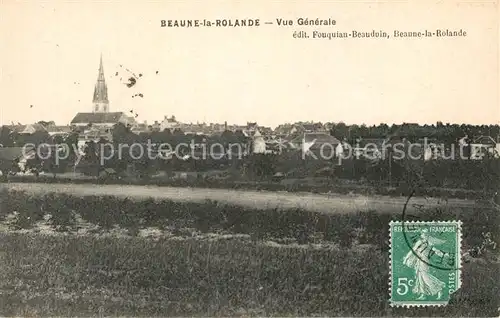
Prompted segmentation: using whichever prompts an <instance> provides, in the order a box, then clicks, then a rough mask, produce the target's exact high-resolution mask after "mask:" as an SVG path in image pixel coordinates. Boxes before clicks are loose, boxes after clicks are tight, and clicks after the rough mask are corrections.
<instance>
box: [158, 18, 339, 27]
mask: <svg viewBox="0 0 500 318" xmlns="http://www.w3.org/2000/svg"><path fill="white" fill-rule="evenodd" d="M265 23H266V24H276V25H278V26H293V25H295V24H296V25H300V26H309V25H310V26H333V25H336V24H337V22H336V21H335V20H334V19H331V18H314V19H310V18H298V19H296V20H295V21H294V20H290V19H283V18H277V19H274V20H269V21H266V22H265ZM160 25H161V27H168V28H198V27H258V26H261V25H262V21H261V19H215V20H208V19H194V20H189V19H187V20H160Z"/></svg>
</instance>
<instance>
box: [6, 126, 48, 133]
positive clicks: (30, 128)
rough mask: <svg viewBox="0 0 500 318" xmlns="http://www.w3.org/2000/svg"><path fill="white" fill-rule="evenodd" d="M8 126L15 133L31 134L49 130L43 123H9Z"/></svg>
mask: <svg viewBox="0 0 500 318" xmlns="http://www.w3.org/2000/svg"><path fill="white" fill-rule="evenodd" d="M6 127H7V128H9V129H10V130H11V131H12V132H15V133H17V134H20V135H31V134H34V133H36V132H46V131H47V129H46V128H45V126H43V125H42V124H39V123H35V124H28V125H22V124H18V125H7V126H6Z"/></svg>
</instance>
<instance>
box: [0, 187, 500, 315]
mask: <svg viewBox="0 0 500 318" xmlns="http://www.w3.org/2000/svg"><path fill="white" fill-rule="evenodd" d="M13 212H16V213H13ZM0 216H1V222H0V268H1V269H2V270H1V271H0V315H1V316H95V315H101V316H117V315H122V316H123V315H127V316H181V315H182V316H186V315H189V316H312V315H314V316H498V307H499V306H500V304H499V299H498V295H499V294H500V286H499V284H498V281H500V271H499V269H500V268H499V262H498V260H494V259H493V260H492V259H491V258H477V259H472V260H471V261H469V262H467V263H464V265H463V268H462V277H463V280H462V287H461V289H460V290H458V291H457V293H456V294H455V295H454V298H453V299H452V300H451V302H450V304H448V305H447V306H446V307H441V308H411V309H406V308H391V307H390V306H389V303H388V275H389V259H388V252H387V250H388V246H387V244H386V242H387V239H388V228H387V226H388V225H387V224H388V221H389V220H390V219H392V218H397V216H394V215H392V214H391V213H387V212H374V211H372V212H370V213H364V212H358V213H346V214H320V213H314V212H311V211H307V210H300V209H295V210H284V211H280V210H278V209H268V210H262V209H260V208H258V207H255V208H253V209H250V208H245V207H240V206H230V205H223V204H220V203H218V202H214V201H205V202H198V203H195V202H184V203H181V202H174V201H168V200H163V201H162V200H157V201H155V200H152V199H144V200H143V199H141V200H139V199H137V200H130V199H124V198H119V197H114V196H102V197H100V196H89V197H81V196H74V195H68V194H62V193H57V194H53V193H52V194H43V195H42V194H36V193H28V192H17V191H6V190H4V191H0ZM419 217H420V219H421V220H432V219H461V220H462V221H463V222H464V226H463V229H464V233H463V239H464V242H463V243H464V248H468V247H470V246H473V245H475V244H477V242H478V240H479V239H480V237H481V236H480V233H481V231H489V232H491V233H492V234H493V237H495V238H496V237H498V232H499V231H498V227H499V222H498V218H499V216H498V213H494V212H491V211H487V210H484V209H474V208H468V209H458V210H457V209H454V208H448V209H435V210H424V211H422V212H421V214H420V216H419ZM152 228H154V229H156V231H157V232H159V233H161V235H157V236H153V237H143V235H140V234H141V233H143V232H141V231H145V230H147V229H152ZM89 229H92V230H89ZM37 231H40V232H38V233H36V232H37ZM43 233H45V234H43Z"/></svg>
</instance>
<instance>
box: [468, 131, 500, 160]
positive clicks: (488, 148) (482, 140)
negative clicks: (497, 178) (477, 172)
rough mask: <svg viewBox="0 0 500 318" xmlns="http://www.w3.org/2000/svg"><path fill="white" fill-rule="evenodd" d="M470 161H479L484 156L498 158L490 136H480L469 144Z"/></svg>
mask: <svg viewBox="0 0 500 318" xmlns="http://www.w3.org/2000/svg"><path fill="white" fill-rule="evenodd" d="M470 150H471V153H470V159H475V160H479V159H482V158H484V156H486V154H490V155H493V156H497V157H498V154H499V153H498V151H497V143H496V142H495V140H494V139H493V138H491V137H490V136H480V137H477V138H476V139H474V141H473V142H472V143H471V144H470Z"/></svg>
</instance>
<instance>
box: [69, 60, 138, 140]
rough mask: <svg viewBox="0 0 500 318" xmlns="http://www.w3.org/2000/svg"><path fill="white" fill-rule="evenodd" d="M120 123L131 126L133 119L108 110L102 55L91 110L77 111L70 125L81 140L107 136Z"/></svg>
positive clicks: (133, 122) (121, 113)
mask: <svg viewBox="0 0 500 318" xmlns="http://www.w3.org/2000/svg"><path fill="white" fill-rule="evenodd" d="M118 123H122V124H124V125H125V126H133V125H134V124H135V119H134V118H133V117H131V116H128V115H127V114H125V113H124V112H110V108H109V99H108V86H107V85H106V80H105V78H104V68H103V64H102V55H101V59H100V63H99V72H98V76H97V82H96V84H95V87H94V96H93V99H92V111H91V112H81V113H77V114H76V115H75V117H74V118H73V120H71V126H72V127H73V128H74V129H75V130H76V131H78V132H79V134H80V139H81V140H82V141H87V140H95V141H97V140H99V139H100V138H106V139H107V138H109V137H110V135H111V130H112V128H113V126H114V125H116V124H118Z"/></svg>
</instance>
